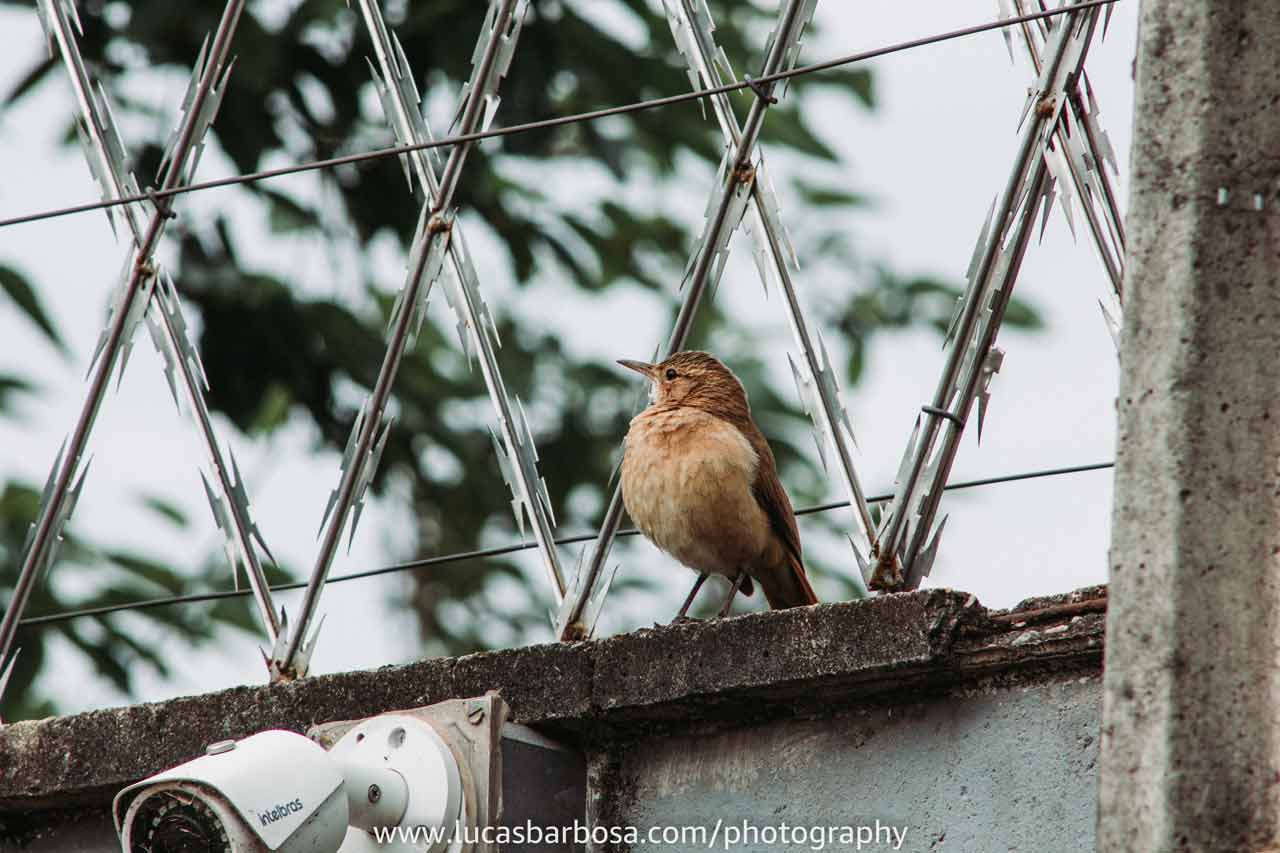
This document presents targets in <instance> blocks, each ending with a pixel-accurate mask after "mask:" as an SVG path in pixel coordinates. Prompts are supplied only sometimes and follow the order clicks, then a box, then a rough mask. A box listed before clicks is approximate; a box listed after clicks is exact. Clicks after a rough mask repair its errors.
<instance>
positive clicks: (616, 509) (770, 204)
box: [556, 0, 870, 640]
mask: <svg viewBox="0 0 1280 853" xmlns="http://www.w3.org/2000/svg"><path fill="white" fill-rule="evenodd" d="M677 2H680V3H683V0H664V5H665V6H666V9H667V14H668V17H669V20H670V22H671V25H672V30H673V33H674V34H675V36H676V40H677V43H678V44H679V45H680V48H681V52H682V53H684V54H685V57H686V59H687V60H688V61H689V63H690V72H689V76H690V80H691V81H692V83H693V85H694V86H695V88H696V87H698V86H699V84H700V82H702V81H705V80H708V79H711V78H712V77H715V78H716V79H718V72H717V71H716V70H715V68H714V65H715V64H716V63H717V62H719V63H722V64H723V66H724V67H725V69H726V70H728V68H727V65H728V62H727V60H726V59H725V58H724V54H723V52H722V51H719V50H718V49H717V48H716V47H715V44H714V41H712V40H711V38H710V34H711V29H712V26H711V17H710V14H709V13H708V12H707V10H706V7H705V4H703V3H694V4H689V5H679V6H677V5H676V3H677ZM816 3H817V0H787V2H786V5H785V6H784V7H783V9H782V11H781V13H780V14H779V16H778V22H777V24H776V25H775V26H774V30H773V33H772V35H770V37H769V43H768V45H767V47H766V48H765V61H764V68H763V70H762V72H761V76H762V77H765V76H768V75H770V74H775V73H778V72H780V71H785V70H789V69H791V68H792V67H794V66H795V63H796V59H797V57H798V56H799V53H800V37H801V34H802V33H803V31H804V27H805V25H806V24H807V23H808V22H809V20H810V19H811V18H812V17H813V11H814V7H815V5H816ZM729 73H732V72H731V71H730V72H729ZM754 88H755V92H756V96H757V97H756V99H755V101H754V102H753V103H752V104H751V110H750V112H749V113H748V114H747V120H746V123H745V124H744V125H743V126H742V127H741V129H738V128H737V126H736V125H737V123H736V117H734V115H733V111H732V108H731V106H730V105H729V103H728V99H727V97H720V98H716V99H713V101H712V104H713V108H714V109H715V111H716V115H717V117H718V118H719V120H720V123H721V130H722V132H723V133H724V136H725V140H726V150H725V156H724V159H723V160H722V161H721V163H720V171H719V182H718V184H717V186H716V189H715V190H714V191H713V192H712V193H711V196H710V198H709V200H708V205H707V214H706V224H705V226H704V228H703V231H702V234H701V237H700V238H699V240H698V244H697V247H696V248H695V250H694V254H693V257H692V258H691V259H690V263H689V267H688V269H687V270H686V272H685V278H684V280H683V281H682V283H681V290H682V291H683V293H684V295H683V298H682V301H681V303H680V310H679V313H678V314H677V315H676V320H675V324H674V327H673V329H672V331H671V336H670V338H669V339H668V341H667V345H666V350H665V353H666V356H670V355H671V354H672V353H675V352H678V351H679V350H681V349H683V348H684V344H685V341H686V340H687V338H688V336H689V332H690V329H691V328H692V326H693V320H694V318H695V317H696V315H697V311H698V307H699V305H700V304H701V302H702V298H703V296H704V295H705V294H706V293H707V292H708V291H710V292H711V293H714V291H715V288H716V285H717V284H718V283H719V280H720V276H721V274H722V273H723V271H724V264H725V261H726V259H727V258H728V248H729V239H730V237H732V236H733V232H734V231H735V230H736V229H737V227H738V224H739V223H740V222H741V221H742V219H743V216H744V215H745V214H746V213H747V211H748V209H751V210H754V211H755V213H754V214H753V217H758V219H759V223H758V224H755V219H754V218H753V220H752V222H753V234H754V235H755V236H756V239H757V243H758V245H759V243H761V242H763V243H764V244H766V245H767V247H768V248H767V249H764V248H762V249H761V250H760V251H758V252H757V255H756V260H757V264H759V268H760V270H761V275H762V276H763V277H764V281H765V282H766V286H767V282H768V280H769V272H768V271H769V270H770V269H772V271H773V272H774V273H776V275H777V276H778V278H779V281H780V282H782V287H783V289H784V292H786V293H787V297H788V298H787V304H788V312H789V314H788V316H789V317H791V319H792V328H793V331H795V332H796V336H797V338H798V339H800V340H801V341H802V343H801V348H802V349H803V350H805V355H806V359H805V366H806V371H807V372H806V378H807V379H809V380H810V381H813V377H815V376H817V377H819V379H818V381H817V383H816V384H817V385H818V386H819V388H820V389H821V388H823V387H824V384H825V383H824V381H823V380H822V379H821V377H822V376H823V368H820V367H819V366H818V364H817V356H816V353H815V352H814V349H813V346H812V343H811V342H809V339H808V333H807V330H806V327H805V325H804V320H803V317H802V316H801V314H800V310H799V305H798V303H797V302H796V300H795V294H794V289H793V288H792V287H791V286H790V270H791V269H793V268H794V267H795V259H794V258H795V254H794V251H793V250H792V249H791V247H790V242H789V241H788V240H787V239H786V237H785V232H783V230H782V228H781V224H780V219H779V218H778V216H777V204H776V202H775V201H774V200H773V195H772V192H771V191H770V190H769V189H768V185H767V184H764V183H762V182H761V162H760V161H759V159H758V158H756V157H755V148H756V141H757V140H758V139H759V136H760V130H761V128H762V127H763V123H764V113H765V110H766V109H767V108H768V106H769V105H770V104H771V103H773V102H774V101H775V100H776V97H775V95H774V92H775V88H777V89H779V90H780V89H781V87H775V86H774V85H773V84H771V83H770V84H762V85H760V86H757V87H754ZM735 131H736V133H735ZM753 160H754V161H755V162H753ZM761 253H764V257H762V254H761ZM770 256H771V257H770ZM806 342H808V343H809V346H808V347H807V348H806V347H805V343H806ZM666 356H664V357H666ZM823 358H824V361H825V352H824V353H823ZM793 368H794V365H793ZM826 369H827V375H830V374H829V365H826ZM797 376H798V374H797ZM833 391H834V381H832V384H831V387H830V388H829V389H827V391H820V392H819V394H820V395H822V394H827V393H828V392H833ZM819 400H820V401H821V403H822V405H820V406H813V409H815V410H817V411H820V412H821V414H819V415H817V416H816V417H817V418H818V419H823V418H826V419H827V420H828V421H829V422H830V425H831V427H832V430H831V435H833V436H835V438H834V439H833V440H834V441H835V442H836V447H837V448H840V447H843V446H844V445H842V444H840V442H841V441H843V439H844V435H843V433H841V432H840V428H839V425H840V423H842V422H843V423H844V425H845V426H846V427H847V426H848V422H847V418H845V417H842V416H843V408H842V407H839V402H838V399H837V398H834V395H831V396H830V397H824V396H819ZM829 400H831V401H833V405H832V407H830V408H829V407H828V406H827V402H828V401H829ZM806 405H812V404H811V403H807V404H806ZM819 423H822V420H819ZM850 436H851V431H850ZM845 458H846V456H844V455H842V468H845V466H844V461H845ZM845 470H846V471H847V473H848V474H849V475H850V476H849V478H848V480H847V481H846V482H847V484H849V485H850V489H851V493H852V494H853V495H854V496H855V506H856V507H860V510H861V511H862V512H865V510H866V501H865V499H864V498H863V497H862V493H861V487H860V486H858V485H857V478H856V476H855V475H853V469H852V465H851V464H850V465H849V466H848V467H847V468H845ZM855 490H856V491H855ZM622 511H623V504H622V490H621V487H620V486H618V487H615V488H614V490H613V496H612V497H611V498H610V501H609V507H608V509H607V510H606V512H605V518H604V522H603V524H602V525H601V527H600V533H599V536H598V537H597V539H596V544H595V548H594V549H593V550H592V553H591V557H590V559H589V560H588V561H587V563H586V564H585V565H584V566H582V567H581V568H580V569H579V570H578V573H577V576H576V577H575V580H574V585H573V588H572V589H571V591H570V593H569V595H568V596H566V598H565V601H564V604H563V605H562V606H561V608H560V613H559V614H558V616H557V618H556V632H557V634H558V635H559V636H560V638H561V639H565V640H572V639H579V638H583V637H589V636H590V635H591V634H592V632H593V631H594V630H595V624H596V620H597V618H598V617H599V613H600V608H601V606H602V605H603V602H604V598H605V596H606V595H607V594H608V590H609V585H610V584H611V583H612V581H613V575H614V574H615V573H616V571H617V566H616V565H615V566H614V567H613V568H612V569H606V565H607V561H608V556H609V550H610V549H611V547H612V546H613V540H614V538H615V537H616V535H617V532H618V526H619V525H620V524H621V521H622ZM866 518H867V526H868V527H869V521H870V516H869V514H868V515H867V516H866ZM855 550H856V548H855Z"/></svg>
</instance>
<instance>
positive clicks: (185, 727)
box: [0, 588, 1106, 853]
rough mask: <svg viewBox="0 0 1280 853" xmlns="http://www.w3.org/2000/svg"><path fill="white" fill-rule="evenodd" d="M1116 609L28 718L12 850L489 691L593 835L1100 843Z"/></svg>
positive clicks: (951, 600) (1093, 594)
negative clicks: (320, 741)
mask: <svg viewBox="0 0 1280 853" xmlns="http://www.w3.org/2000/svg"><path fill="white" fill-rule="evenodd" d="M1105 604H1106V599H1105V591H1104V590H1101V589H1098V588H1092V589H1088V590H1081V591H1078V592H1076V593H1072V594H1070V595H1066V596H1059V597H1055V598H1052V599H1042V600H1035V601H1030V602H1026V603H1025V604H1024V605H1022V606H1021V607H1019V608H1018V609H1017V610H1015V611H1013V612H1008V613H1004V612H991V611H987V610H985V609H984V608H982V607H981V606H980V605H979V604H978V603H977V601H976V600H974V599H973V597H972V596H968V595H965V594H964V593H958V592H951V591H948V590H928V591H922V592H915V593H907V594H901V595H892V596H884V597H881V598H878V599H874V600H870V601H866V602H849V603H842V604H828V605H820V606H817V607H810V608H798V609H795V610H790V611H781V612H776V613H761V614H753V615H749V616H743V617H738V618H734V619H726V620H714V621H710V622H704V623H694V624H682V625H677V626H671V627H666V628H658V629H651V630H643V631H637V632H635V633H632V634H627V635H624V636H620V637H614V638H610V639H607V640H603V641H598V642H588V643H575V644H567V645H566V644H557V645H548V646H535V647H529V648H523V649H511V650H507V651H502V652H493V653H486V654H479V655H469V656H466V657H462V658H456V659H448V660H439V659H437V660H427V661H423V662H421V663H418V664H412V665H409V666H403V667H394V668H384V669H381V670H377V671H373V672H357V673H345V674H341V675H333V676H324V677H318V678H310V679H304V680H303V681H300V682H295V683H293V684H287V685H278V686H274V687H265V686H264V687H253V688H249V687H245V688H238V689H235V690H229V691H224V692H221V693H216V694H210V695H208V696H201V697H190V698H184V699H177V700H173V701H171V702H165V703H159V704H152V705H137V706H130V707H127V708H119V709H112V710H106V711H97V712H93V713H89V714H82V715H78V716H75V717H65V718H56V719H50V720H41V721H33V722H22V723H15V724H13V725H10V726H7V727H5V728H3V729H0V851H10V850H22V851H30V852H31V853H53V851H58V853H98V851H108V850H114V849H116V848H115V846H114V839H113V837H112V836H111V832H110V825H109V823H108V821H107V816H106V808H105V807H106V805H107V804H108V803H109V802H110V799H111V796H112V795H113V794H114V792H115V791H116V790H118V789H119V788H120V787H122V786H124V785H126V784H129V783H130V782H133V781H136V780H137V779H140V778H143V777H145V776H147V775H150V774H152V773H155V772H158V771H159V770H162V769H164V768H166V767H169V766H172V765H174V764H177V763H180V762H182V761H185V760H187V759H189V758H192V757H194V756H196V755H199V754H200V753H201V752H203V749H204V746H205V745H206V744H208V743H211V742H213V741H217V740H222V739H225V738H237V737H243V736H245V735H247V734H250V733H252V732H254V731H258V730H261V729H264V728H285V729H291V730H294V731H306V730H307V729H308V728H309V727H310V726H312V725H314V724H316V723H320V722H324V721H328V720H349V719H355V718H359V717H364V716H369V715H372V714H378V713H383V712H386V711H393V710H400V709H405V708H412V707H418V706H423V705H429V704H433V703H435V702H439V701H442V700H444V699H450V698H461V697H467V696H478V695H481V694H483V693H484V692H485V691H486V690H489V689H497V690H499V691H500V692H501V693H502V696H503V698H504V699H505V700H506V702H507V703H508V704H509V706H510V708H511V712H512V719H513V720H514V721H516V722H520V723H524V724H526V725H530V726H533V727H534V728H537V729H539V730H541V731H543V732H545V733H546V734H548V735H550V736H552V737H555V738H557V739H558V740H560V741H561V742H565V743H570V744H574V745H577V746H579V747H580V748H581V749H582V750H583V751H584V753H585V754H586V755H587V756H588V759H589V763H590V773H589V782H590V797H589V803H588V815H589V818H590V819H591V820H592V822H593V823H594V824H595V825H598V826H614V827H634V832H635V833H637V834H643V833H645V832H646V831H647V830H648V829H649V828H651V827H655V826H661V827H677V828H678V827H682V826H700V827H705V830H704V831H705V832H708V833H709V832H711V831H712V830H713V829H714V827H715V825H716V823H717V822H720V823H721V831H720V835H719V838H718V845H717V847H716V848H715V849H734V850H769V849H771V850H780V849H801V850H803V849H817V848H816V847H815V846H814V845H815V844H816V843H817V841H816V840H808V839H807V840H806V843H803V844H795V843H793V844H791V845H784V844H781V843H773V844H769V843H767V840H768V836H767V835H766V836H765V837H764V840H758V841H757V842H756V843H754V844H752V843H746V844H739V845H738V846H734V847H728V848H726V847H725V845H724V842H725V841H726V839H728V840H732V839H731V838H729V833H730V828H731V826H732V827H737V828H739V829H740V828H741V821H743V820H744V819H745V820H749V821H751V822H752V824H753V825H755V826H756V827H757V828H758V830H765V828H766V827H769V828H771V830H772V831H773V832H777V831H779V830H780V827H781V825H782V823H783V822H786V823H787V824H788V826H796V825H803V826H806V827H808V826H810V825H823V826H837V827H841V826H850V827H856V826H857V825H858V824H860V823H861V824H864V825H865V826H866V827H867V829H865V830H864V833H865V832H874V831H875V827H876V824H875V821H876V820H877V819H878V820H879V821H880V835H879V837H878V842H879V846H874V844H873V842H876V841H877V838H875V837H873V836H870V835H867V836H865V840H866V842H867V843H866V844H864V846H863V847H862V848H861V849H864V850H877V849H878V850H883V849H894V847H895V844H897V842H898V841H899V840H901V844H900V846H898V849H902V850H931V851H932V850H953V851H975V853H988V851H1004V850H1019V851H1057V850H1063V851H1068V850H1069V851H1079V850H1086V849H1090V848H1091V846H1092V838H1093V824H1094V820H1093V813H1094V804H1093V799H1094V788H1095V782H1094V778H1095V777H1094V760H1095V756H1096V749H1097V746H1096V740H1095V737H1096V732H1097V728H1098V710H1099V701H1100V689H1099V677H1100V669H1101V657H1102V636H1103V634H1102V632H1103V621H1104V610H1105ZM891 828H893V829H896V830H897V832H898V834H896V835H894V834H890V833H891ZM903 830H905V836H903V835H902V834H901V833H902V831H903ZM686 831H687V830H686ZM765 831H768V830H765ZM855 831H856V830H854V829H850V830H849V832H851V833H852V832H855ZM855 839H856V836H852V835H851V836H850V841H849V843H843V842H842V841H841V840H840V839H839V837H838V836H837V837H835V838H830V837H828V838H827V839H826V840H827V841H828V842H831V843H826V844H825V845H824V846H825V849H841V850H845V849H858V847H857V846H856V840H855ZM793 840H794V836H793ZM697 848H701V849H706V847H705V843H702V844H700V843H696V842H693V841H688V842H686V843H683V844H676V845H670V846H663V845H659V844H653V843H648V842H647V841H646V840H645V839H644V837H641V838H639V840H638V841H637V843H635V844H634V845H632V849H635V850H638V851H639V850H658V849H669V850H681V849H697ZM594 849H600V850H615V849H627V846H626V845H609V844H606V845H602V846H599V847H596V848H594Z"/></svg>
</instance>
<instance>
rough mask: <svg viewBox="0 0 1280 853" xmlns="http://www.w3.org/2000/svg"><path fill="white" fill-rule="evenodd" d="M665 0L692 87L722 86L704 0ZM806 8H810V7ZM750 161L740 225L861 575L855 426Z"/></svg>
mask: <svg viewBox="0 0 1280 853" xmlns="http://www.w3.org/2000/svg"><path fill="white" fill-rule="evenodd" d="M810 5H811V6H812V5H813V4H810ZM664 6H665V8H666V12H667V20H668V22H669V23H670V24H671V32H672V35H673V36H674V37H675V40H676V45H677V47H678V48H679V49H680V52H681V54H682V55H683V56H684V57H685V60H686V61H687V62H688V63H689V79H690V81H691V82H692V83H693V85H694V87H695V88H698V87H699V86H701V87H702V88H706V89H714V88H717V87H719V86H722V85H723V84H724V82H725V81H724V78H723V77H722V75H721V70H722V69H723V71H724V73H725V74H726V75H728V76H729V77H730V78H732V77H733V76H734V75H733V69H732V68H731V67H730V65H729V60H728V57H727V56H726V55H725V52H724V50H723V49H722V48H720V47H718V46H717V45H716V42H715V25H714V23H713V21H712V18H711V12H710V10H709V9H708V8H707V4H706V0H665V3H664ZM809 14H810V15H812V10H810V11H809ZM711 107H712V110H713V111H714V112H715V115H716V120H717V122H718V123H719V125H720V131H721V133H722V134H723V135H724V139H725V144H726V145H728V146H731V147H732V146H736V145H737V144H738V143H739V142H740V141H741V139H742V130H741V128H740V127H739V125H738V118H737V116H736V115H735V114H734V112H733V107H732V105H731V104H730V101H729V97H728V95H726V94H723V93H721V94H719V95H716V96H714V97H712V98H711ZM755 169H756V173H755V180H754V182H752V184H751V195H750V198H749V199H748V205H747V210H746V214H745V217H744V223H745V229H746V231H747V233H748V234H749V235H750V236H751V237H752V242H753V244H754V248H755V251H754V252H753V257H754V258H755V262H756V268H757V270H758V271H759V273H760V280H761V282H763V283H764V286H765V291H766V293H767V292H768V288H769V282H770V281H771V280H772V281H775V282H776V283H777V285H778V287H779V289H780V290H781V291H782V293H783V296H784V299H785V301H784V302H783V307H784V308H785V309H786V314H787V320H788V323H789V325H790V326H791V332H792V335H793V337H794V338H795V341H796V344H797V346H798V347H799V348H800V353H801V357H802V361H801V364H802V365H803V370H801V369H799V368H797V367H796V363H795V361H794V360H792V359H791V357H790V356H788V358H787V361H788V364H789V365H790V367H791V374H792V376H793V377H794V379H795V382H796V389H797V391H798V392H799V396H800V400H801V402H802V404H803V406H804V410H805V412H806V414H808V415H809V417H810V419H811V420H812V421H813V429H814V443H815V444H816V445H817V448H818V457H819V459H821V461H822V466H823V468H824V469H826V470H830V467H829V465H828V457H827V448H828V447H830V449H831V450H832V451H834V454H835V458H836V462H837V463H838V465H837V469H836V470H837V474H838V476H839V477H840V478H841V480H842V481H843V483H844V487H845V491H846V492H847V493H848V495H849V503H850V506H851V507H852V509H853V514H854V536H853V537H851V542H852V544H853V550H854V554H855V556H856V557H857V560H858V564H859V566H860V567H862V574H863V580H864V582H865V581H866V580H868V579H870V576H871V564H870V555H871V534H872V531H874V529H875V525H874V523H873V522H872V520H871V511H870V509H869V507H868V505H867V500H866V496H865V493H864V492H863V490H862V484H861V482H859V480H858V474H857V471H856V469H855V468H854V464H853V444H854V436H853V426H852V424H851V423H850V421H849V414H848V412H847V411H846V410H845V407H844V403H843V402H842V401H841V399H840V392H839V389H838V386H837V384H836V379H835V373H834V372H833V371H832V369H831V358H830V356H828V355H827V349H826V345H825V344H824V343H823V341H822V338H821V335H819V337H818V340H817V341H816V342H815V341H814V340H813V338H812V336H811V335H810V334H809V327H808V323H807V322H806V321H805V317H804V311H803V309H801V307H800V301H799V298H798V297H797V295H796V289H795V285H794V284H793V283H792V279H791V274H792V272H794V271H798V270H799V261H798V260H797V259H796V252H795V247H794V246H792V244H791V240H790V237H789V236H788V235H787V231H786V228H785V227H784V226H783V224H782V217H781V214H780V212H779V210H778V202H777V198H776V197H775V196H774V193H773V188H772V185H771V182H770V181H769V177H768V175H767V174H766V172H765V169H764V160H763V156H761V158H760V160H759V161H758V162H757V164H756V167H755Z"/></svg>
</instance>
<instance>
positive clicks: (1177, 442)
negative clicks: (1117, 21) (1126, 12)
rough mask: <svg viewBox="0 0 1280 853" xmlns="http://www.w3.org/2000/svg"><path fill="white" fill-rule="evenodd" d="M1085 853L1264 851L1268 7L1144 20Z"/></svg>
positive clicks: (1273, 128)
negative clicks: (1093, 798)
mask: <svg viewBox="0 0 1280 853" xmlns="http://www.w3.org/2000/svg"><path fill="white" fill-rule="evenodd" d="M1140 8H1141V13H1140V19H1139V26H1138V33H1139V37H1138V59H1137V76H1136V81H1137V87H1136V101H1135V118H1134V134H1133V148H1132V151H1131V152H1130V160H1131V162H1132V164H1133V170H1132V171H1133V183H1132V187H1131V189H1130V198H1129V210H1128V228H1129V254H1128V258H1127V260H1126V264H1125V269H1126V273H1127V276H1128V277H1127V279H1126V282H1125V311H1124V334H1123V336H1122V337H1121V349H1120V366H1121V373H1120V390H1119V399H1118V410H1119V434H1118V438H1117V442H1116V444H1117V455H1116V456H1117V458H1116V474H1115V498H1114V508H1113V511H1112V535H1111V553H1110V563H1111V566H1110V568H1111V586H1110V595H1109V600H1110V604H1109V607H1108V612H1107V646H1106V667H1105V676H1104V682H1103V684H1104V699H1103V722H1102V738H1101V758H1100V764H1099V784H1098V803H1099V805H1098V850H1100V851H1104V853H1111V851H1117V853H1118V851H1131V850H1143V851H1153V852H1155V853H1158V852H1159V851H1175V850H1178V851H1181V850H1213V851H1222V852H1223V853H1229V851H1241V852H1242V853H1243V851H1264V850H1276V849H1280V785H1277V781H1280V714H1278V713H1277V697H1278V696H1280V646H1277V638H1278V637H1280V571H1278V569H1277V567H1278V566H1280V487H1278V483H1280V475H1278V473H1277V471H1278V467H1277V465H1278V463H1277V460H1280V429H1278V428H1277V419H1278V418H1280V398H1278V397H1277V392H1278V390H1280V335H1277V334H1276V321H1277V318H1280V286H1277V278H1276V274H1277V265H1276V253H1277V247H1280V216H1277V208H1276V198H1277V196H1276V186H1277V185H1276V159H1275V158H1276V152H1277V151H1280V111H1277V109H1276V107H1275V105H1276V103H1277V100H1280V74H1277V67H1276V55H1277V51H1280V6H1277V5H1276V4H1274V3H1238V2H1225V0H1179V2H1172V0H1146V2H1144V3H1143V4H1142V6H1141V7H1140Z"/></svg>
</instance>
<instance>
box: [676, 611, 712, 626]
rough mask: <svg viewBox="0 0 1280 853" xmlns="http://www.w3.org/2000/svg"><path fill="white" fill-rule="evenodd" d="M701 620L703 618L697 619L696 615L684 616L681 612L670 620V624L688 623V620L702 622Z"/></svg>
mask: <svg viewBox="0 0 1280 853" xmlns="http://www.w3.org/2000/svg"><path fill="white" fill-rule="evenodd" d="M702 621H705V620H703V619H698V618H697V617H694V616H686V615H684V614H683V613H681V614H680V615H679V616H677V617H676V618H674V619H672V620H671V624H672V625H684V624H685V623H688V622H702Z"/></svg>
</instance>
